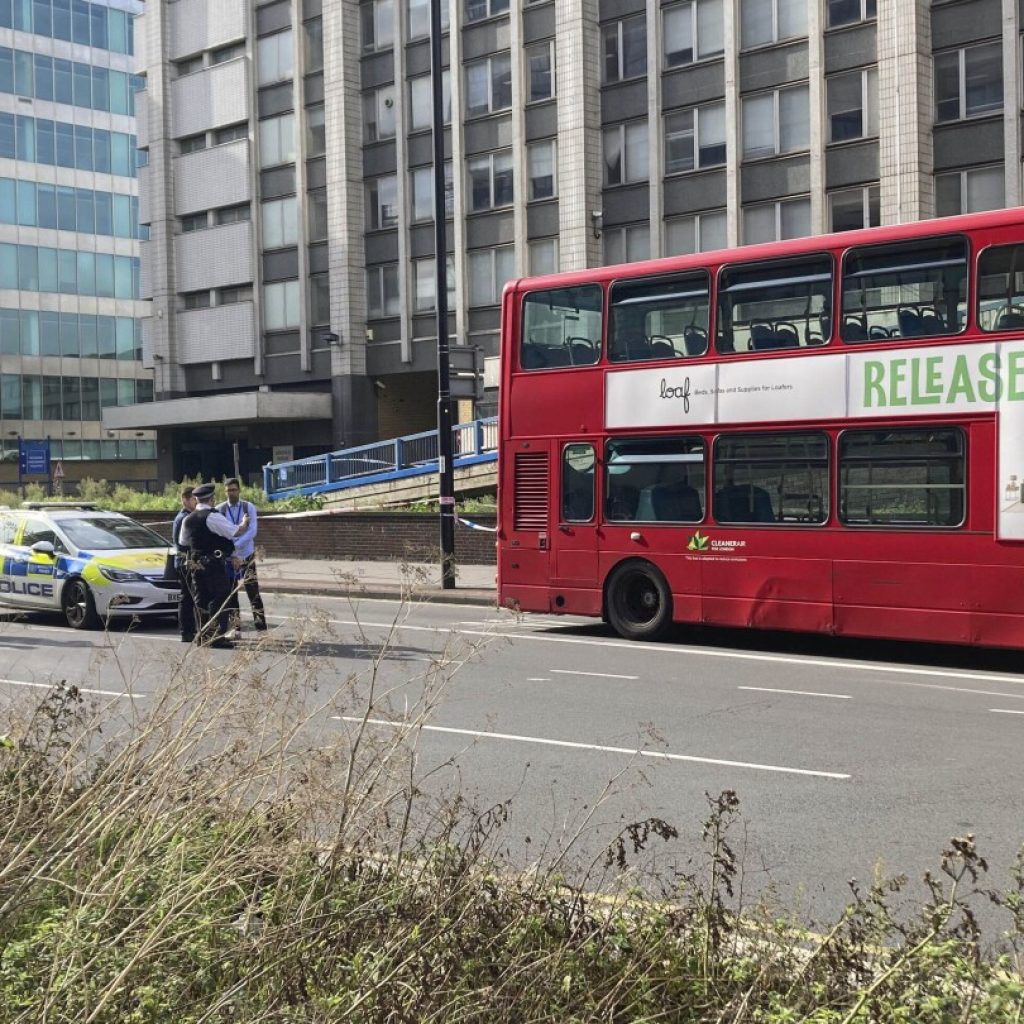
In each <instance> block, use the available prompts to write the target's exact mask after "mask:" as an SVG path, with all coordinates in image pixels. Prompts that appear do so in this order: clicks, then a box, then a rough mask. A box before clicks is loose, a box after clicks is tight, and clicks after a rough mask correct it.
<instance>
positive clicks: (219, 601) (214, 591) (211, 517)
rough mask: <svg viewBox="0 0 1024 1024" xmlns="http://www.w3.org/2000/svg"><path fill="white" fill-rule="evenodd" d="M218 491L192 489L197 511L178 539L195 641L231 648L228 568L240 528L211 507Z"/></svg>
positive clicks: (209, 486)
mask: <svg viewBox="0 0 1024 1024" xmlns="http://www.w3.org/2000/svg"><path fill="white" fill-rule="evenodd" d="M215 491H216V488H215V487H214V485H213V484H200V485H199V486H198V487H194V488H193V489H192V496H193V497H194V498H195V499H196V502H197V504H196V508H195V511H194V512H191V513H190V514H189V515H188V516H186V517H185V521H184V522H183V523H182V524H181V532H180V535H179V536H180V540H181V543H182V544H183V545H184V547H185V549H186V551H187V563H186V573H187V575H188V579H189V585H190V587H191V590H192V593H193V594H194V595H195V601H196V611H197V613H198V617H199V624H200V629H199V633H198V635H197V637H196V639H197V640H198V641H199V642H200V643H202V644H208V645H209V646H210V647H231V646H232V643H231V641H230V640H228V639H227V638H226V636H225V634H226V633H227V632H228V628H229V623H228V614H229V610H228V603H229V598H230V597H231V580H230V579H229V578H228V572H227V564H228V562H229V561H230V559H231V555H232V552H233V551H234V550H235V545H234V544H233V543H232V538H233V537H234V535H235V532H236V531H237V529H238V527H236V526H234V525H233V524H232V523H231V522H230V521H229V520H228V519H227V517H226V516H223V515H221V514H220V512H217V511H215V510H214V509H213V507H212V506H211V501H212V499H213V496H214V493H215Z"/></svg>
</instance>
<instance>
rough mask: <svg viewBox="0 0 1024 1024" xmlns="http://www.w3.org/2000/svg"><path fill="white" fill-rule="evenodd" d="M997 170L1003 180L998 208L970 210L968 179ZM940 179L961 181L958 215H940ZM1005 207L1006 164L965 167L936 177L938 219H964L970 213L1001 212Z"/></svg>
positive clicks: (988, 207)
mask: <svg viewBox="0 0 1024 1024" xmlns="http://www.w3.org/2000/svg"><path fill="white" fill-rule="evenodd" d="M997 168H998V170H999V177H1000V179H1001V180H1000V185H1001V188H1002V197H1001V201H1000V202H999V204H998V205H996V206H987V207H984V208H983V209H981V210H972V209H970V208H969V207H970V204H969V203H968V202H967V196H968V189H967V179H968V178H969V177H970V176H971V175H974V174H979V173H984V172H986V171H987V172H992V171H995V170H996V169H997ZM940 178H946V179H949V178H957V179H959V180H958V185H959V189H958V191H959V207H960V208H959V209H958V210H957V211H956V213H940V212H939V209H938V207H939V179H940ZM1005 206H1006V164H1005V163H993V164H983V165H981V166H979V167H963V168H961V169H960V170H956V171H939V172H938V173H937V174H936V175H935V215H936V216H937V217H962V216H966V215H967V214H969V213H983V212H985V210H1001V209H1003V208H1004V207H1005Z"/></svg>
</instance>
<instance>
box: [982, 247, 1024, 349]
mask: <svg viewBox="0 0 1024 1024" xmlns="http://www.w3.org/2000/svg"><path fill="white" fill-rule="evenodd" d="M978 326H979V327H980V328H981V329H982V330H983V331H1021V330H1024V245H997V246H993V247H992V248H991V249H986V250H985V251H984V252H983V253H982V254H981V255H980V256H979V257H978Z"/></svg>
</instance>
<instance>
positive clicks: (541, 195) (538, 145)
mask: <svg viewBox="0 0 1024 1024" xmlns="http://www.w3.org/2000/svg"><path fill="white" fill-rule="evenodd" d="M526 166H527V172H528V174H529V177H530V194H529V199H531V200H535V199H553V198H554V197H555V196H556V195H557V194H558V187H557V184H556V178H555V140H554V139H547V140H546V141H545V142H531V143H530V144H529V145H528V146H527V147H526Z"/></svg>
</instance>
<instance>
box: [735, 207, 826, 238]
mask: <svg viewBox="0 0 1024 1024" xmlns="http://www.w3.org/2000/svg"><path fill="white" fill-rule="evenodd" d="M810 233H811V200H810V198H803V199H782V200H779V201H778V202H775V203H761V204H758V205H757V206H745V207H744V208H743V244H744V245H753V244H754V243H756V242H777V241H779V240H780V239H783V238H803V237H805V236H806V235H809V234H810Z"/></svg>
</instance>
